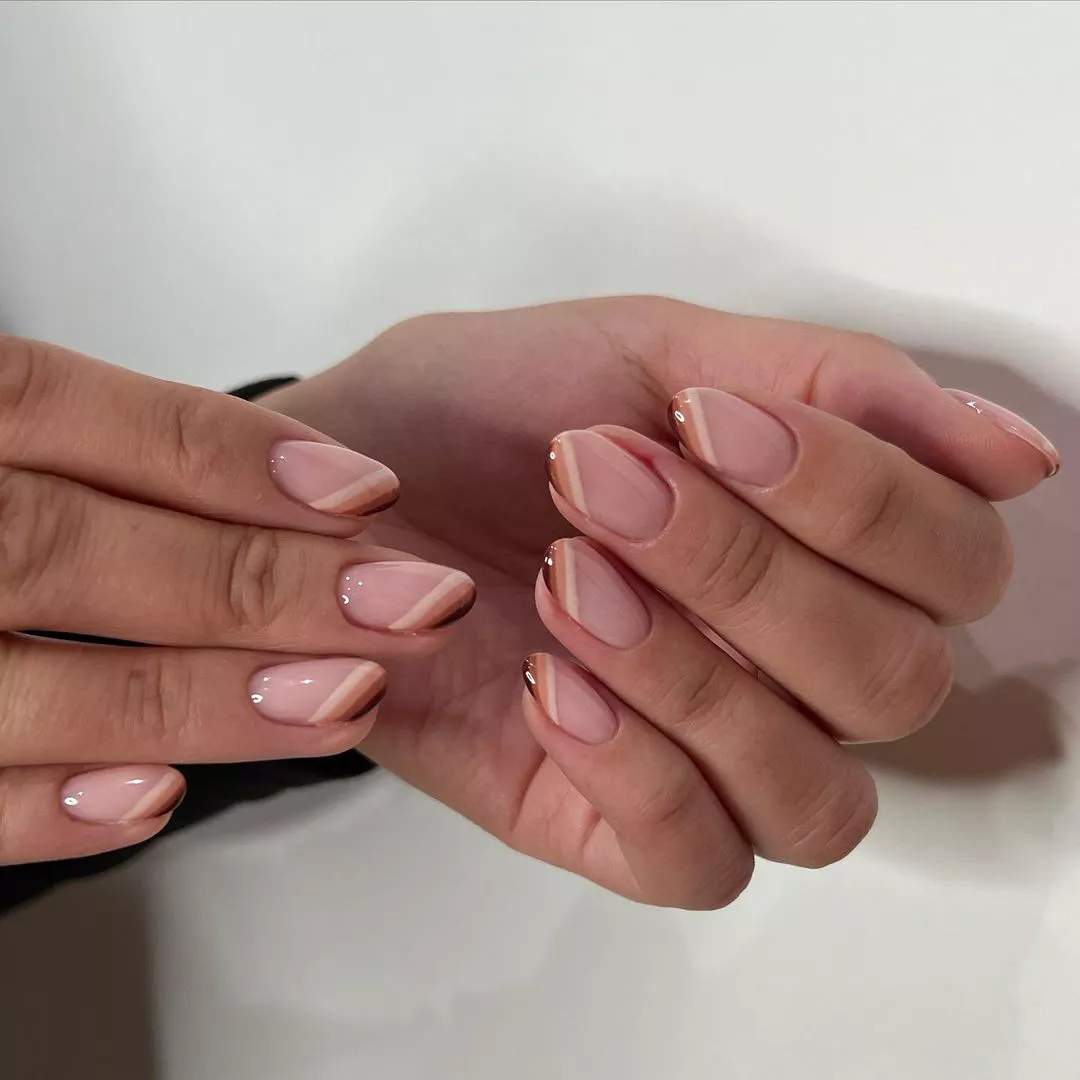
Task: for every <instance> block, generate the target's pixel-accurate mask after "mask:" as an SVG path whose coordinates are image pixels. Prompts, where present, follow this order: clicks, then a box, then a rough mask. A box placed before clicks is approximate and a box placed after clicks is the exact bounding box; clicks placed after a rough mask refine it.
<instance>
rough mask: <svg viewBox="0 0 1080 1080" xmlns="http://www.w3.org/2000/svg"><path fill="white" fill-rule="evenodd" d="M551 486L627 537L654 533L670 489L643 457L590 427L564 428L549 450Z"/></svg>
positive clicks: (663, 520)
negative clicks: (590, 429)
mask: <svg viewBox="0 0 1080 1080" xmlns="http://www.w3.org/2000/svg"><path fill="white" fill-rule="evenodd" d="M548 476H549V478H550V480H551V486H552V487H553V488H554V489H555V490H556V491H557V492H558V493H559V494H560V495H561V496H562V497H563V498H564V499H565V500H566V501H567V502H568V503H570V504H571V505H572V506H574V507H575V508H576V509H578V510H580V511H581V513H583V514H584V515H585V516H586V517H588V518H589V519H591V520H592V521H594V522H596V523H597V524H598V525H602V526H603V527H604V528H607V529H610V530H611V531H612V532H614V533H618V534H619V536H622V537H624V538H625V539H627V540H651V539H653V538H654V537H656V536H659V535H660V533H661V532H662V531H663V529H664V526H665V525H666V524H667V523H668V520H669V519H670V517H671V511H672V507H673V505H674V500H673V498H672V495H671V489H670V488H669V487H668V486H667V484H665V483H664V482H663V480H661V479H660V477H658V476H657V475H656V473H654V472H653V471H652V470H651V469H650V468H649V467H648V466H647V465H646V464H645V463H644V462H643V461H641V460H640V459H639V458H636V457H634V456H633V455H632V454H629V453H627V452H626V451H625V450H624V449H623V448H622V447H621V446H617V445H616V444H615V443H613V442H612V441H611V440H610V439H606V438H604V436H603V435H599V434H597V433H596V432H595V431H564V432H563V433H562V434H561V435H559V436H558V437H557V438H555V439H554V440H553V441H552V443H551V446H550V447H549V448H548Z"/></svg>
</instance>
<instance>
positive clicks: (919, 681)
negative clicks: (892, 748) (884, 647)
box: [862, 619, 953, 741]
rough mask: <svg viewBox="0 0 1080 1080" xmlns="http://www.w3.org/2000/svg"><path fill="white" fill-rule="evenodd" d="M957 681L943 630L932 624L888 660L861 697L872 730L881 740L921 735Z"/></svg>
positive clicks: (922, 627)
mask: <svg viewBox="0 0 1080 1080" xmlns="http://www.w3.org/2000/svg"><path fill="white" fill-rule="evenodd" d="M952 681H953V657H952V650H951V649H950V648H949V643H948V641H947V640H946V638H945V635H944V634H943V633H942V632H941V630H940V629H939V628H938V627H937V626H935V625H934V624H933V623H932V622H930V620H929V619H926V620H920V622H919V624H918V626H917V628H916V629H915V630H914V632H909V633H907V634H906V635H905V636H904V638H903V640H902V641H901V642H900V643H899V644H896V645H895V646H894V647H893V648H892V649H890V650H889V651H888V653H887V654H886V658H885V661H884V663H882V664H881V665H880V666H879V668H878V669H877V670H876V671H875V672H874V674H873V676H872V678H871V679H870V681H869V682H868V684H867V685H866V687H865V689H864V692H863V695H862V706H863V709H864V711H865V715H866V716H868V717H869V718H870V719H869V723H868V725H867V726H868V728H869V730H871V731H872V732H873V738H874V739H877V740H884V741H888V740H892V739H902V738H904V737H905V736H907V735H911V734H912V733H913V732H915V731H918V730H919V728H921V727H922V726H923V725H924V724H925V723H927V721H929V720H930V719H931V717H932V716H933V715H934V713H935V712H936V711H937V709H938V707H939V706H940V705H941V703H942V702H943V701H944V699H945V696H946V695H947V694H948V692H949V689H950V688H951V686H952Z"/></svg>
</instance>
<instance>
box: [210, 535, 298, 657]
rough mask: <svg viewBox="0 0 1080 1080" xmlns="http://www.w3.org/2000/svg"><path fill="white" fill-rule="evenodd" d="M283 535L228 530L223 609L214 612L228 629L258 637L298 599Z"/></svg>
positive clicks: (223, 561)
mask: <svg viewBox="0 0 1080 1080" xmlns="http://www.w3.org/2000/svg"><path fill="white" fill-rule="evenodd" d="M284 563H285V558H284V549H283V543H282V539H281V537H280V535H279V534H278V533H277V532H275V531H274V530H273V529H260V528H257V527H255V526H244V525H237V526H233V527H231V528H230V529H228V530H226V531H225V533H224V540H223V543H222V551H221V568H222V569H221V574H222V578H223V580H222V584H221V586H220V588H219V590H218V596H219V597H220V598H221V608H222V609H223V610H218V611H214V612H213V613H212V617H213V619H214V621H215V623H216V622H217V621H218V619H219V618H220V619H221V620H222V621H224V623H225V624H226V626H227V627H228V629H230V630H231V631H233V632H234V633H237V634H240V635H242V636H246V637H257V636H259V635H260V634H262V633H264V632H265V631H266V630H267V629H269V628H270V627H271V626H273V625H274V624H275V623H276V622H277V621H278V620H279V619H280V618H281V616H282V615H284V614H285V613H286V612H287V611H288V610H289V608H290V607H292V605H293V604H294V603H295V602H296V600H297V599H298V598H297V597H296V596H295V595H294V590H293V589H291V588H290V587H289V584H288V582H289V578H288V575H287V574H286V573H285V566H284Z"/></svg>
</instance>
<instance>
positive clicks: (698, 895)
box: [676, 846, 754, 911]
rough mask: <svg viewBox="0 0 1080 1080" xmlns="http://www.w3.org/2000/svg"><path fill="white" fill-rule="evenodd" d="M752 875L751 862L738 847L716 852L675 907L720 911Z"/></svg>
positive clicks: (732, 899)
mask: <svg viewBox="0 0 1080 1080" xmlns="http://www.w3.org/2000/svg"><path fill="white" fill-rule="evenodd" d="M753 874H754V858H753V856H752V855H751V854H750V853H749V851H747V850H746V849H744V848H742V847H741V846H736V847H733V848H732V849H731V850H729V851H725V852H718V853H717V854H716V857H715V858H713V859H712V860H711V862H710V864H709V865H708V867H706V869H705V873H704V874H703V875H702V877H701V878H700V880H699V881H697V882H696V883H695V884H694V885H692V886H691V887H690V888H688V889H687V890H686V891H685V893H684V894H683V895H682V896H681V897H680V898H679V900H678V903H677V905H676V906H678V907H681V908H686V909H687V910H689V911H719V910H720V909H721V908H726V907H728V906H729V905H730V904H733V903H734V902H735V901H736V900H737V899H738V898H739V897H740V896H741V895H742V893H743V892H744V891H745V890H746V887H747V886H748V885H749V884H750V879H751V878H752V877H753Z"/></svg>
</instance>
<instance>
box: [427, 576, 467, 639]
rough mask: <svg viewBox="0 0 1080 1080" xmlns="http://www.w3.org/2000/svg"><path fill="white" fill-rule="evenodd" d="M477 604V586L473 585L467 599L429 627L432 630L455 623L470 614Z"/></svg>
mask: <svg viewBox="0 0 1080 1080" xmlns="http://www.w3.org/2000/svg"><path fill="white" fill-rule="evenodd" d="M475 606H476V586H475V585H472V589H471V591H470V593H469V596H468V597H467V598H466V599H464V600H463V601H462V602H461V604H460V605H459V606H458V607H456V608H454V610H453V611H451V612H450V613H449V614H447V615H446V616H445V617H444V618H442V619H440V620H439V621H438V622H437V623H433V624H432V625H431V626H430V627H428V629H430V630H441V629H443V627H445V626H450V625H452V624H453V623H456V622H458V621H459V620H461V619H464V618H465V616H466V615H468V614H469V612H470V611H472V609H473V608H474V607H475Z"/></svg>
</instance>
